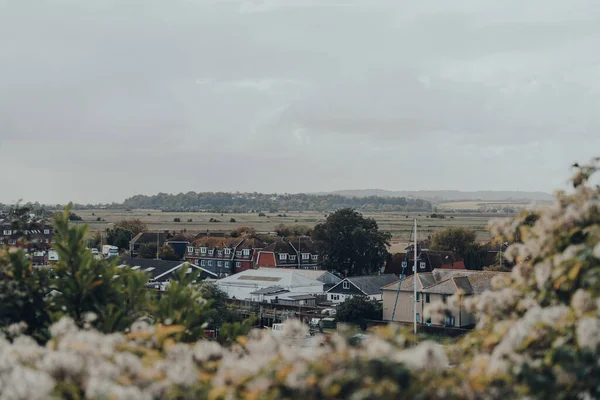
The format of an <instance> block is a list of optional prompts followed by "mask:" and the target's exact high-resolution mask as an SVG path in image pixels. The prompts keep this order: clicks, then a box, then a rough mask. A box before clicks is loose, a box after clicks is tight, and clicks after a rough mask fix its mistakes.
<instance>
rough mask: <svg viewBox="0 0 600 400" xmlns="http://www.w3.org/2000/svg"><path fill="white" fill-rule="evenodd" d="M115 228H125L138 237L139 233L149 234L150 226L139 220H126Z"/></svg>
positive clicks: (121, 221)
mask: <svg viewBox="0 0 600 400" xmlns="http://www.w3.org/2000/svg"><path fill="white" fill-rule="evenodd" d="M115 228H123V229H125V230H126V231H129V232H131V233H132V234H133V236H136V235H137V234H138V233H142V232H147V231H148V226H147V225H146V224H145V223H143V222H142V221H141V220H140V219H139V218H125V219H122V220H120V221H118V222H117V223H116V224H115Z"/></svg>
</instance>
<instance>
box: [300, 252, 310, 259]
mask: <svg viewBox="0 0 600 400" xmlns="http://www.w3.org/2000/svg"><path fill="white" fill-rule="evenodd" d="M302 259H303V260H310V254H308V253H302Z"/></svg>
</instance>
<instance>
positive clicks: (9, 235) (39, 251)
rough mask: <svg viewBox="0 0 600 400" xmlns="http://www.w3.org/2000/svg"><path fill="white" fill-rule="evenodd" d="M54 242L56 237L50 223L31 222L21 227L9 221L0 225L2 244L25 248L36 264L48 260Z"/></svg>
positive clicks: (0, 240)
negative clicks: (17, 227) (16, 226)
mask: <svg viewBox="0 0 600 400" xmlns="http://www.w3.org/2000/svg"><path fill="white" fill-rule="evenodd" d="M52 243H54V238H53V229H52V227H51V226H50V225H46V224H42V223H30V224H26V225H25V226H24V227H22V228H19V229H15V227H14V226H13V225H11V224H7V223H5V224H2V225H0V246H6V247H9V248H11V247H14V248H20V249H23V250H24V251H25V253H27V255H28V257H30V259H31V260H32V262H33V263H34V264H46V263H47V262H48V250H50V247H52Z"/></svg>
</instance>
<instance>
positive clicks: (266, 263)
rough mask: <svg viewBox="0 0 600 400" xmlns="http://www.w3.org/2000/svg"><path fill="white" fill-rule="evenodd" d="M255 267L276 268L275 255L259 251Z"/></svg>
mask: <svg viewBox="0 0 600 400" xmlns="http://www.w3.org/2000/svg"><path fill="white" fill-rule="evenodd" d="M256 266H258V267H259V268H260V267H273V268H275V267H277V261H276V260H275V253H273V252H270V251H260V252H259V253H258V259H257V260H256Z"/></svg>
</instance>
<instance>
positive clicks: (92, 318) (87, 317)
mask: <svg viewBox="0 0 600 400" xmlns="http://www.w3.org/2000/svg"><path fill="white" fill-rule="evenodd" d="M97 319H98V315H97V314H96V313H93V312H87V313H85V314H84V316H83V320H84V321H85V322H89V323H92V322H94V321H96V320H97Z"/></svg>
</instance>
